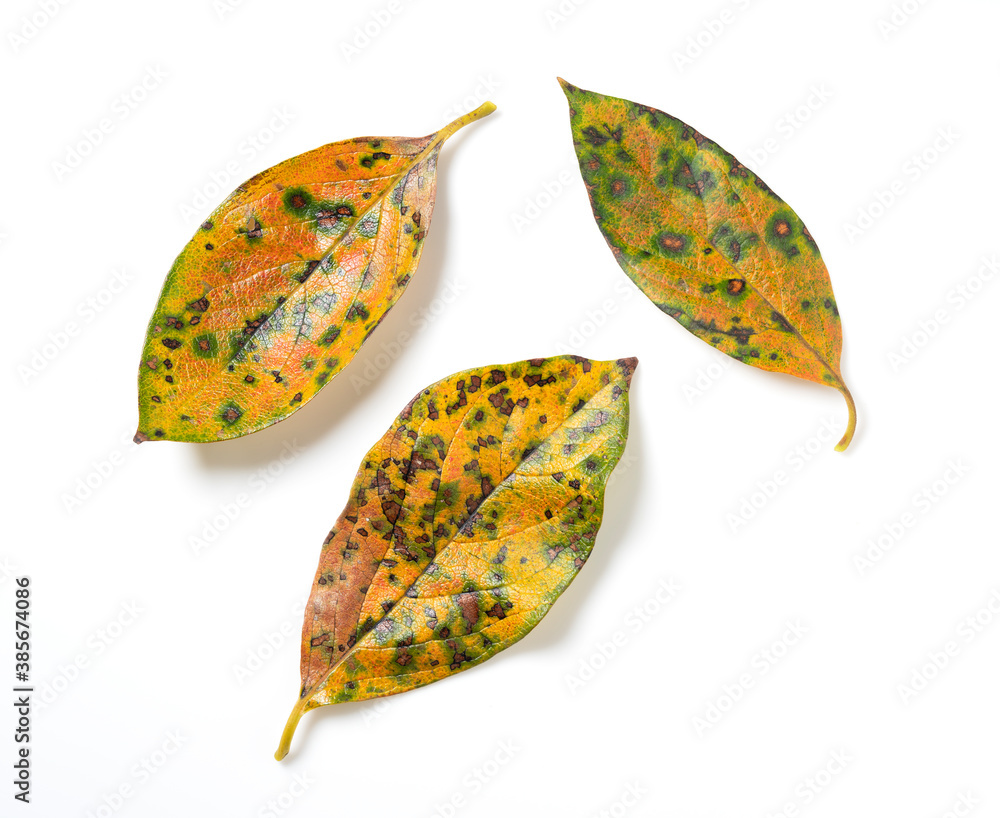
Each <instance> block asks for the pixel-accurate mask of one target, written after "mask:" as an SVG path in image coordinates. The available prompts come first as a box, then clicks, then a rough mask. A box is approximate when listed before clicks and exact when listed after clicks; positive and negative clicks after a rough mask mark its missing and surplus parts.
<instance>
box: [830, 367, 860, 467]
mask: <svg viewBox="0 0 1000 818" xmlns="http://www.w3.org/2000/svg"><path fill="white" fill-rule="evenodd" d="M841 383H842V387H841V389H840V391H841V392H842V393H843V395H844V398H845V399H846V400H847V413H848V416H847V431H846V432H844V436H843V437H842V438H841V439H840V443H838V444H837V445H836V446H835V447H834V450H835V451H838V452H842V451H844V449H846V448H847V447H848V446H850V445H851V441H852V440H853V439H854V430H855V429H856V428H857V426H858V409H857V407H856V406H855V405H854V397H853V396H852V395H851V390H850V389H848V388H847V385H846V384H844V383H843V382H841Z"/></svg>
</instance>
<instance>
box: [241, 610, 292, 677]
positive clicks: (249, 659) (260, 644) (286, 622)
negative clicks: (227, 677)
mask: <svg viewBox="0 0 1000 818" xmlns="http://www.w3.org/2000/svg"><path fill="white" fill-rule="evenodd" d="M305 610H306V603H305V601H304V600H299V601H298V602H296V603H295V604H294V605H292V608H291V611H290V613H289V616H288V618H287V619H283V620H282V621H281V622H279V623H278V624H277V625H275V626H274V627H271V628H268V629H267V630H265V631H263V632H262V633H261V635H260V639H258V640H257V642H255V643H254V644H253V645H251V646H249V647H248V648H247V649H246V651H245V654H246V655H245V657H244V659H243V660H242V661H241V662H234V663H233V676H234V677H235V679H236V684H237V686H239V687H243V685H244V684H246V682H247V680H248V679H252V678H253V677H254V676H256V675H257V673H258V672H259V671H260V670H261V669H262V668H263V667H264V665H266V664H267V663H268V662H270V661H271V659H273V658H274V656H275V654H276V653H277V652H278V651H279V650H281V649H282V648H283V647H284V646H285V645H287V644H289V643H293V644H296V643H298V639H299V634H300V633H301V631H302V615H303V614H304V613H305Z"/></svg>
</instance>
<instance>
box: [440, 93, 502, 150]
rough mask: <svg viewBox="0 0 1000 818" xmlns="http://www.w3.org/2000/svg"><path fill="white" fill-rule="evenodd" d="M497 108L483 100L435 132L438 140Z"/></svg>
mask: <svg viewBox="0 0 1000 818" xmlns="http://www.w3.org/2000/svg"><path fill="white" fill-rule="evenodd" d="M496 109H497V106H496V105H494V104H493V103H492V102H489V101H487V102H484V103H483V104H482V105H480V106H479V107H478V108H476V110H474V111H469V113H467V114H463V115H462V116H460V117H459V118H458V119H456V120H455V121H454V122H449V123H448V124H447V125H445V126H444V127H443V128H442V129H441V130H440V131H438V132H437V137H438V141H439V142H444V141H445V140H446V139H447V138H448V137H449V136H451V135H452V134H453V133H455V131H459V130H461V129H462V128H464V127H465V126H466V125H468V124H469V123H470V122H475V121H476V120H477V119H482V118H483V117H484V116H489V115H490V114H492V113H493V112H494V111H495V110H496Z"/></svg>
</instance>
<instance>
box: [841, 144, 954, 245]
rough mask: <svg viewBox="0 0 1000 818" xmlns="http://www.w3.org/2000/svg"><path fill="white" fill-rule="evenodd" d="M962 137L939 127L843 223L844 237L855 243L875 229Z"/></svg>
mask: <svg viewBox="0 0 1000 818" xmlns="http://www.w3.org/2000/svg"><path fill="white" fill-rule="evenodd" d="M960 138H961V134H959V133H958V132H956V131H955V128H954V127H953V126H951V125H947V126H944V127H941V128H938V131H937V135H936V136H935V137H934V138H933V139H932V140H931V141H930V142H929V143H928V144H927V146H926V147H924V148H923V149H922V150H920V151H918V152H917V153H914V154H911V155H910V157H909V158H908V159H906V160H905V161H904V162H903V166H902V168H901V170H900V172H899V173H898V174H897V175H896V176H895V178H893V179H892V180H890V181H889V182H888V183H887V184H886V185H885V186H884V187H881V188H878V189H876V190H875V192H874V193H873V194H872V196H871V197H870V198H869V200H868V202H867V203H865V204H863V205H862V206H861V207H859V208H858V213H857V216H855V218H854V220H853V221H848V222H844V223H843V224H842V227H843V229H844V235H845V236H846V237H847V240H848V242H849V243H850V244H854V243H855V242H856V241H857V240H858V239H860V238H861V237H863V236H864V235H865V233H867V232H868V231H869V230H871V228H872V227H874V226H875V223H876V222H877V221H879V219H881V218H883V217H884V216H885V214H886V213H888V212H889V211H890V210H891V209H892V208H893V207H895V206H896V204H898V203H899V200H900V199H902V198H903V197H904V196H905V195H906V194H907V193H909V192H910V191H911V190H912V189H913V185H915V184H916V183H917V182H919V181H920V180H921V179H922V178H924V176H925V174H927V173H928V172H929V171H930V170H931V169H932V168H933V167H934V166H935V165H937V164H938V163H939V162H940V161H941V158H942V157H943V156H944V155H945V154H946V153H948V152H949V151H950V150H951V149H952V148H953V147H954V146H955V144H956V143H957V142H958V140H959V139H960Z"/></svg>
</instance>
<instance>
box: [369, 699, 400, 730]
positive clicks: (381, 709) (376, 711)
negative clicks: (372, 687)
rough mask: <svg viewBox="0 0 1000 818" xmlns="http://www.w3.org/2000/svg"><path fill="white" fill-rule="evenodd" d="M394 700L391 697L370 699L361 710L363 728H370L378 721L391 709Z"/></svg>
mask: <svg viewBox="0 0 1000 818" xmlns="http://www.w3.org/2000/svg"><path fill="white" fill-rule="evenodd" d="M393 701H394V699H393V697H392V696H382V697H380V698H378V699H372V700H371V701H369V702H368V703H367V704H366V705H365V706H364V707H363V708H362V709H361V720H362V721H363V722H364V723H365V727H371V726H372V725H373V724H375V723H376V722H378V721H379V719H381V718H382V716H384V715H385V714H386V713H387V712H388V711H389V710H390V709H391V708H392V703H393Z"/></svg>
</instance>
